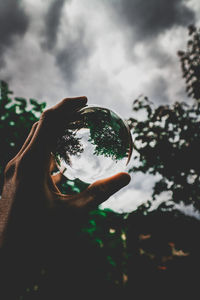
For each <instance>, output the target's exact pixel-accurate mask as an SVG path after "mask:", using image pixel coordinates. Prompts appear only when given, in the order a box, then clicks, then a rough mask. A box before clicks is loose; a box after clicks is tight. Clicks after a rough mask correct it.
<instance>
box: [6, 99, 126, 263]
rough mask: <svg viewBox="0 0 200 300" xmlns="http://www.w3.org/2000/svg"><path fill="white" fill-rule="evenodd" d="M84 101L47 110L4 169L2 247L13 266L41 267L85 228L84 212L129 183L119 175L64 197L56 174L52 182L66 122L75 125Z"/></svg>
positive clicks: (79, 100)
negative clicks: (68, 238) (75, 232)
mask: <svg viewBox="0 0 200 300" xmlns="http://www.w3.org/2000/svg"><path fill="white" fill-rule="evenodd" d="M86 102H87V98H86V97H79V98H69V99H64V100H62V101H61V102H60V103H58V104H57V105H55V106H54V107H52V108H50V109H48V110H46V111H45V112H44V113H43V114H42V116H41V118H40V120H39V122H37V123H35V124H34V125H33V127H32V130H31V132H30V134H29V136H28V138H27V140H26V141H25V143H24V145H23V146H22V148H21V150H20V151H19V153H18V154H17V155H16V156H15V157H14V158H13V159H12V160H11V161H10V162H9V163H8V165H7V167H6V169H5V180H4V187H3V193H2V198H1V200H0V247H1V248H2V249H4V248H5V249H6V255H7V257H9V259H8V260H7V261H9V263H10V265H11V264H13V265H15V263H16V261H18V260H19V257H20V259H21V260H22V261H23V260H25V261H26V259H27V260H29V259H30V261H34V264H37V263H36V261H37V262H38V261H40V259H39V258H40V257H43V258H44V257H45V255H46V254H47V253H49V252H51V251H53V250H52V249H54V250H55V247H57V245H58V243H60V242H62V239H63V236H65V235H66V234H70V233H71V232H72V228H73V227H74V226H75V225H76V224H80V226H81V219H82V216H84V214H85V212H86V211H88V210H90V209H94V208H96V207H97V206H98V205H99V204H101V203H102V202H104V201H105V200H107V199H108V198H109V197H110V196H111V195H112V194H114V193H115V192H117V191H118V190H119V189H121V188H122V187H124V186H125V185H127V184H128V183H129V181H130V176H129V175H128V174H127V173H118V174H116V175H115V176H112V177H110V178H107V179H104V180H99V181H97V182H95V183H93V184H92V185H90V186H89V187H88V188H87V189H86V190H85V191H83V192H82V193H80V194H76V195H64V194H61V193H60V191H59V190H58V188H57V186H56V184H55V183H56V180H57V178H58V175H57V176H55V177H53V176H51V172H50V170H51V163H52V157H51V151H52V148H53V146H54V143H55V140H56V136H57V134H58V133H59V130H60V128H62V126H63V124H64V122H66V119H67V120H68V121H70V120H72V119H73V118H74V117H75V115H76V113H77V111H78V110H79V109H81V108H82V107H84V106H85V105H86ZM33 256H34V257H35V258H36V257H37V259H33ZM5 261H6V260H5ZM11 262H12V263H11ZM11 267H12V266H11Z"/></svg>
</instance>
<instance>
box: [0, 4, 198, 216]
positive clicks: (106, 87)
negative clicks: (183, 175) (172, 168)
mask: <svg viewBox="0 0 200 300" xmlns="http://www.w3.org/2000/svg"><path fill="white" fill-rule="evenodd" d="M199 16H200V1H199V0H188V1H187V0H148V1H147V0H81V1H78V0H48V1H47V0H46V1H45V0H21V1H20V0H6V1H5V0H0V79H1V80H5V81H7V82H8V83H9V86H10V89H11V90H13V91H14V95H15V96H20V97H25V98H27V99H28V98H35V99H37V100H39V101H41V102H43V101H45V102H46V103H47V108H48V107H51V106H52V105H54V104H56V103H58V102H59V101H60V100H62V99H63V98H66V97H76V96H87V98H88V104H98V105H101V106H106V107H108V108H110V109H112V110H114V111H115V112H117V113H118V114H120V116H121V117H122V118H124V119H127V118H129V117H131V116H132V112H131V108H132V103H133V101H134V100H135V99H136V98H138V96H140V95H145V96H148V98H149V99H150V100H151V101H152V102H153V103H154V104H155V105H160V104H170V103H174V102H175V101H189V99H188V98H187V96H186V93H185V84H184V81H183V79H182V74H181V69H180V63H179V60H178V56H177V51H178V50H183V49H185V47H186V42H187V38H188V31H187V26H188V25H190V24H195V25H196V26H200V18H199ZM131 163H133V162H131ZM131 176H132V180H131V183H130V184H129V185H128V186H127V187H125V188H123V189H122V190H121V191H120V192H118V193H117V194H116V195H115V196H113V197H111V198H110V199H109V200H108V201H106V202H105V203H104V204H103V205H102V207H103V208H104V207H109V208H112V209H113V210H116V211H119V212H129V211H132V210H134V209H136V207H137V206H138V205H139V204H141V203H144V202H145V201H146V200H149V199H150V198H151V197H150V196H151V191H152V186H153V183H154V182H155V180H156V179H158V178H154V177H151V176H149V175H142V174H132V175H131ZM165 197H166V195H162V199H160V200H159V201H161V200H163V199H165Z"/></svg>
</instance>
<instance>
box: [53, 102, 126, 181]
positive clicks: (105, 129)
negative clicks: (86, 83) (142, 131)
mask: <svg viewBox="0 0 200 300" xmlns="http://www.w3.org/2000/svg"><path fill="white" fill-rule="evenodd" d="M53 154H54V156H55V160H56V162H57V167H58V169H59V171H60V172H61V173H62V174H63V175H64V176H65V177H67V179H69V180H75V179H79V180H81V181H83V182H85V183H88V184H90V183H93V182H94V181H96V180H98V179H103V178H106V177H109V176H112V175H114V174H116V173H118V172H121V171H125V170H126V167H127V165H128V163H129V161H130V158H131V154H132V137H131V133H130V131H129V128H128V126H127V125H126V123H125V121H123V120H122V118H120V117H119V116H118V115H117V114H116V113H115V112H113V111H112V110H110V109H107V108H103V107H98V106H86V107H84V108H82V109H81V110H79V111H78V113H77V114H76V117H75V119H74V120H73V121H71V122H66V127H65V128H64V129H63V131H62V132H61V134H60V136H59V137H58V140H57V145H56V148H55V151H54V153H53Z"/></svg>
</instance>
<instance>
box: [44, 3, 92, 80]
mask: <svg viewBox="0 0 200 300" xmlns="http://www.w3.org/2000/svg"><path fill="white" fill-rule="evenodd" d="M66 3H67V4H68V5H65V4H66ZM70 3H71V1H70V0H54V1H53V2H52V3H51V4H50V6H49V7H48V9H47V12H46V14H45V17H44V28H45V29H44V31H43V33H42V34H43V39H42V41H41V46H42V48H43V49H44V50H45V51H48V52H50V53H51V54H52V55H53V56H54V57H55V62H56V65H57V67H58V68H59V69H60V70H61V73H62V75H63V79H64V80H65V81H66V83H67V84H71V83H72V82H73V81H74V80H76V79H77V76H78V73H79V71H80V69H81V68H84V65H85V64H86V63H87V60H88V59H89V57H90V54H91V52H92V44H93V43H92V42H91V39H90V43H87V38H88V26H87V20H85V19H84V18H83V17H82V16H81V13H80V14H79V9H80V8H79V7H76V5H75V7H76V9H77V10H76V11H75V12H74V6H72V5H69V4H70Z"/></svg>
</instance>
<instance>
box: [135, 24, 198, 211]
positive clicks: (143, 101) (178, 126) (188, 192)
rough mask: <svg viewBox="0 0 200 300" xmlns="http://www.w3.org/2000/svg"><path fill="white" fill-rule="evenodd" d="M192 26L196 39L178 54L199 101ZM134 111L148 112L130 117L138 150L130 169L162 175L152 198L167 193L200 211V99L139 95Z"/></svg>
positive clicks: (191, 32)
mask: <svg viewBox="0 0 200 300" xmlns="http://www.w3.org/2000/svg"><path fill="white" fill-rule="evenodd" d="M189 29H190V31H189V33H190V35H191V34H192V36H193V40H189V42H188V45H189V46H188V47H189V48H188V50H187V52H183V51H179V56H180V57H181V62H182V68H183V77H184V78H186V84H187V91H189V95H190V96H192V97H193V98H194V99H195V100H199V86H200V85H199V84H200V73H199V68H200V59H199V52H200V43H199V41H200V38H199V31H197V30H196V29H195V28H194V27H191V26H190V27H189ZM191 49H192V50H191ZM133 111H134V113H144V112H145V113H144V115H145V117H144V119H143V120H139V119H137V118H130V119H129V125H130V128H131V129H132V132H133V135H134V148H135V149H136V151H137V154H136V156H135V158H136V161H137V164H135V165H134V166H133V167H132V169H131V170H130V172H143V173H149V174H153V175H158V174H159V175H160V180H158V181H157V182H156V183H155V185H154V187H153V194H152V198H153V199H156V196H158V195H160V194H161V193H162V192H167V197H168V198H167V199H166V200H169V201H173V202H174V203H180V202H183V203H184V204H185V205H190V204H192V205H193V206H194V208H195V209H197V210H199V211H200V166H199V164H198V159H199V152H200V130H199V128H200V102H199V101H194V102H193V103H192V104H190V105H189V104H186V103H184V102H176V103H174V104H173V105H161V106H158V107H155V106H154V105H153V103H151V102H150V101H149V100H148V98H147V97H139V98H138V99H136V100H135V101H134V103H133Z"/></svg>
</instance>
